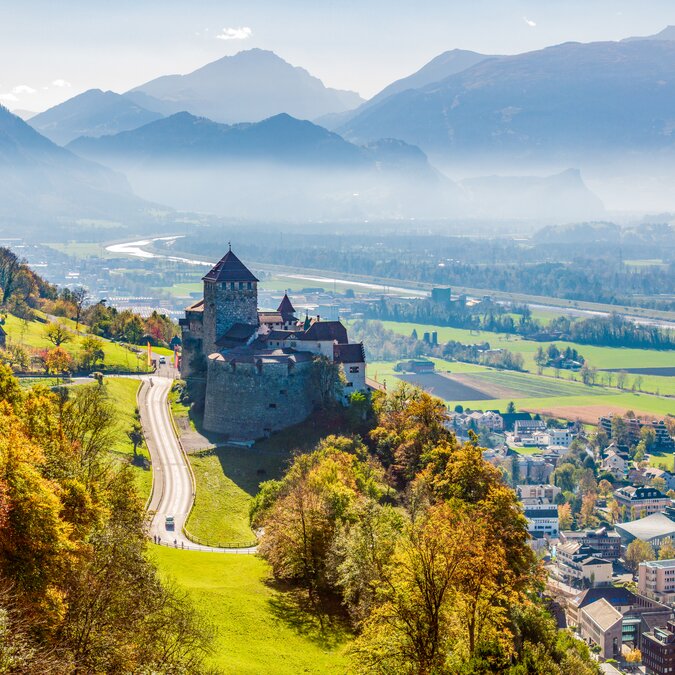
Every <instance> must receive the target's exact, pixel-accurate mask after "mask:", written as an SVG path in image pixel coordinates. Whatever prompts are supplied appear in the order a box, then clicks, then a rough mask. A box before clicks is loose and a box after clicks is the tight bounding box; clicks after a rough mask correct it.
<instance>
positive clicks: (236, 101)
mask: <svg viewBox="0 0 675 675" xmlns="http://www.w3.org/2000/svg"><path fill="white" fill-rule="evenodd" d="M127 97H128V98H131V99H133V100H134V101H136V102H137V103H139V104H140V105H143V106H147V107H148V109H151V110H152V109H156V110H158V111H159V112H162V113H164V114H167V113H173V112H180V111H184V110H186V111H188V112H190V113H192V114H194V115H201V116H204V117H208V118H209V119H211V120H214V121H216V122H225V123H228V124H231V123H237V122H259V121H261V120H263V119H266V118H268V117H271V116H273V115H276V114H279V113H288V114H289V115H292V116H293V117H297V118H299V119H315V118H317V117H320V116H321V115H326V114H328V113H339V112H343V111H345V110H350V109H352V108H356V107H357V106H358V105H360V104H361V103H363V99H362V98H361V97H360V96H359V95H358V94H357V93H355V92H352V91H343V90H339V89H331V88H329V87H326V86H324V84H323V83H322V82H321V80H319V79H318V78H316V77H313V76H312V75H310V74H309V73H308V72H307V71H306V70H305V69H303V68H300V67H296V66H292V65H291V64H289V63H287V62H286V61H284V60H283V59H282V58H280V57H279V56H277V55H276V54H275V53H274V52H271V51H267V50H263V49H250V50H247V51H242V52H239V53H238V54H235V55H234V56H224V57H222V58H220V59H218V60H217V61H214V62H212V63H208V64H207V65H205V66H202V67H201V68H198V69H197V70H195V71H193V72H191V73H188V74H186V75H165V76H163V77H158V78H157V79H155V80H151V81H150V82H146V83H145V84H142V85H140V86H138V87H135V88H134V89H132V90H131V91H129V92H127ZM157 102H159V103H157ZM159 106H161V109H160V108H159Z"/></svg>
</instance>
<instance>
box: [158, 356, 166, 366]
mask: <svg viewBox="0 0 675 675" xmlns="http://www.w3.org/2000/svg"><path fill="white" fill-rule="evenodd" d="M159 363H160V364H162V363H166V356H160V357H159Z"/></svg>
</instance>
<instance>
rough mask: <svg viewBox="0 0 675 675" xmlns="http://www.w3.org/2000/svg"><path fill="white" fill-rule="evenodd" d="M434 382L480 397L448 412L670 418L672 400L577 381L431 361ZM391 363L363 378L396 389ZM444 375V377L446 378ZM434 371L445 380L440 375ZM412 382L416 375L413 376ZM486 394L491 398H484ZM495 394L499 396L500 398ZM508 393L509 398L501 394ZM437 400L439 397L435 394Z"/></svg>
mask: <svg viewBox="0 0 675 675" xmlns="http://www.w3.org/2000/svg"><path fill="white" fill-rule="evenodd" d="M432 360H433V361H434V362H435V363H436V368H437V371H438V372H437V376H438V377H444V376H445V377H447V376H449V377H451V378H453V379H454V380H456V381H458V382H461V383H464V384H467V385H468V386H469V387H472V388H475V389H478V390H481V392H482V394H481V398H474V399H468V398H465V397H463V398H459V397H457V396H455V397H453V398H445V397H442V396H441V398H443V400H445V401H446V402H447V403H448V404H449V405H450V407H454V406H455V405H456V404H461V405H462V406H463V407H464V408H469V409H473V410H486V409H490V410H492V409H499V410H506V407H507V406H508V404H509V402H511V401H512V402H513V403H514V404H515V405H516V408H517V409H518V410H527V411H531V412H540V413H546V414H549V415H551V416H554V417H566V418H569V419H581V420H582V421H584V422H586V423H588V424H595V423H596V422H597V419H598V417H600V416H601V415H607V414H610V413H623V412H625V411H627V410H633V411H634V412H635V413H636V414H638V415H639V414H642V415H653V416H663V415H666V414H668V413H671V414H675V399H673V398H666V397H658V396H653V395H649V394H644V393H632V392H625V391H624V392H622V391H621V390H619V389H609V388H607V387H603V386H594V387H587V386H585V385H583V384H582V383H580V382H570V381H568V380H563V379H555V378H552V377H544V376H539V375H536V374H532V373H517V372H512V371H500V370H494V369H490V368H486V367H484V366H479V365H475V364H466V363H458V362H454V361H453V362H451V361H444V360H442V359H432ZM395 365H396V362H395V361H374V362H372V363H368V366H367V367H368V376H369V377H371V378H373V379H377V381H378V382H380V383H384V384H386V385H387V387H388V388H389V389H391V388H392V387H395V386H396V382H397V381H399V380H401V379H402V377H401V376H402V374H401V373H397V372H396V371H394V366H395ZM448 371H450V372H449V375H447V373H448ZM440 372H443V373H446V375H440ZM417 377H418V376H417ZM490 392H492V395H491V396H487V397H485V394H489V393H490ZM500 392H501V395H500ZM504 394H509V395H504ZM437 395H439V396H440V394H438V392H437Z"/></svg>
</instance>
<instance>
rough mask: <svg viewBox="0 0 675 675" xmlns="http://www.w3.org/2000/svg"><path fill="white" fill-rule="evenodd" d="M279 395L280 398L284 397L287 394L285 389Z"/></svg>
mask: <svg viewBox="0 0 675 675" xmlns="http://www.w3.org/2000/svg"><path fill="white" fill-rule="evenodd" d="M279 393H280V394H281V395H282V396H286V394H287V393H288V392H287V391H286V390H285V389H282V390H281V391H280V392H279Z"/></svg>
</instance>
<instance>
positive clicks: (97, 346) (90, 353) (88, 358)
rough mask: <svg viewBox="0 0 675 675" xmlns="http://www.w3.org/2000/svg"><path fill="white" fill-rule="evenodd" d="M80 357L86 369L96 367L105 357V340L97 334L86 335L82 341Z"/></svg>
mask: <svg viewBox="0 0 675 675" xmlns="http://www.w3.org/2000/svg"><path fill="white" fill-rule="evenodd" d="M80 358H81V359H82V367H83V368H84V369H85V370H89V369H91V368H95V367H96V366H97V364H98V363H100V362H102V361H103V360H104V359H105V351H104V350H103V340H101V338H98V337H96V336H95V335H85V336H84V337H83V338H82V340H81V342H80Z"/></svg>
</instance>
